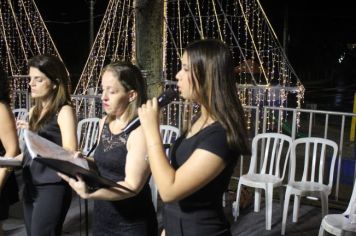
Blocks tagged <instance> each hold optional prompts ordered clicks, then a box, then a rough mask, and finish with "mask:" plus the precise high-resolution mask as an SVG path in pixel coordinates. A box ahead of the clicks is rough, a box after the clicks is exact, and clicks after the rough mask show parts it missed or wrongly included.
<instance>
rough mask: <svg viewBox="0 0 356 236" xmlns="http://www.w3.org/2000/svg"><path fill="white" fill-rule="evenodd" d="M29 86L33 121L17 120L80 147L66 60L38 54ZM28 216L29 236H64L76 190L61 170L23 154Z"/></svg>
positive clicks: (31, 63) (72, 147) (51, 138)
mask: <svg viewBox="0 0 356 236" xmlns="http://www.w3.org/2000/svg"><path fill="white" fill-rule="evenodd" d="M28 66H29V77H30V82H29V86H30V89H31V97H32V99H33V102H34V103H33V104H34V106H33V107H32V108H31V109H30V112H29V122H26V121H23V120H20V121H17V127H18V128H28V129H29V130H31V131H33V132H36V133H38V135H40V136H42V137H44V138H46V139H48V140H49V141H52V142H54V143H56V144H58V145H60V146H62V147H63V148H65V149H67V150H69V151H73V153H74V152H75V151H76V150H77V148H78V147H77V137H76V125H77V121H76V115H75V113H74V110H73V107H72V105H71V100H70V91H69V83H70V81H69V76H68V73H67V70H66V68H65V66H64V64H63V63H62V61H61V60H60V59H59V58H57V57H55V56H52V55H37V56H34V57H33V58H31V59H30V60H29V62H28ZM23 159H24V160H23V179H24V195H23V206H24V219H25V225H26V231H27V235H28V236H41V235H43V236H49V235H61V231H62V225H63V222H64V219H65V216H66V214H67V212H68V209H69V206H70V203H71V198H72V191H71V188H70V187H69V185H68V184H67V183H66V182H65V181H63V180H62V179H61V178H60V177H59V176H58V175H57V173H56V172H55V171H54V170H52V169H50V168H48V167H46V166H45V165H43V164H41V163H39V162H37V161H32V159H31V156H30V154H29V152H28V150H27V147H25V150H24V154H23Z"/></svg>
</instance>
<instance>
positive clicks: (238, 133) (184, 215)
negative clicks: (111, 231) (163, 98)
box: [138, 39, 249, 236]
mask: <svg viewBox="0 0 356 236" xmlns="http://www.w3.org/2000/svg"><path fill="white" fill-rule="evenodd" d="M176 79H177V80H178V84H177V85H178V89H179V92H180V95H181V97H183V98H184V99H187V100H191V101H193V102H196V103H198V104H200V108H201V110H200V113H199V114H198V116H197V117H195V119H193V120H192V122H191V123H190V125H189V126H188V127H187V128H186V130H185V131H184V132H183V135H182V136H181V137H180V138H178V139H177V141H176V142H175V144H174V145H173V147H172V150H171V156H170V158H169V159H170V160H171V164H170V163H169V161H168V159H167V157H166V156H165V152H164V149H163V146H162V142H161V137H160V133H159V107H158V104H157V99H153V100H149V101H147V103H146V104H144V105H142V106H141V108H139V111H138V114H139V117H140V122H141V126H142V128H143V131H144V134H145V136H146V140H147V151H148V160H149V163H150V167H151V171H152V175H153V178H154V181H155V183H156V185H157V188H158V191H159V194H160V196H161V199H162V200H163V201H164V202H165V203H166V204H165V207H164V218H163V223H164V228H165V232H166V235H168V236H176V235H177V236H178V235H179V236H180V235H184V236H195V235H214V236H217V235H221V236H223V235H231V232H230V226H229V223H228V221H227V219H226V217H225V215H224V212H223V208H222V196H223V193H224V191H225V190H226V189H227V187H228V184H229V181H230V177H231V175H232V173H233V170H234V167H235V165H236V162H237V160H238V158H239V156H240V155H241V154H248V153H249V148H248V146H249V145H248V142H247V132H246V127H245V122H244V113H243V109H242V106H241V104H240V101H239V99H238V96H237V91H236V84H235V80H234V71H233V61H232V56H231V53H230V50H229V48H228V47H227V46H226V45H225V44H224V43H222V42H221V41H218V40H212V39H206V40H201V41H197V42H194V43H192V44H190V45H189V46H188V47H187V48H186V49H185V52H184V54H183V57H182V58H181V70H180V71H179V72H178V73H177V75H176Z"/></svg>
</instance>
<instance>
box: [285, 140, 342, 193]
mask: <svg viewBox="0 0 356 236" xmlns="http://www.w3.org/2000/svg"><path fill="white" fill-rule="evenodd" d="M337 152H338V145H337V144H336V143H335V142H334V141H332V140H329V139H326V138H317V137H308V138H300V139H296V140H294V142H293V144H292V150H291V176H290V177H291V181H295V172H296V165H297V164H299V163H297V161H298V158H299V157H298V156H300V155H301V156H302V157H303V158H304V159H303V160H302V159H301V160H302V161H303V165H304V170H303V175H302V178H301V181H308V182H317V183H320V184H325V185H327V186H328V187H329V191H331V188H332V184H333V177H334V169H335V162H336V159H337ZM303 153H304V155H303ZM328 158H330V160H331V162H330V168H329V178H327V177H326V176H325V175H326V174H327V173H326V172H325V170H326V169H327V165H328V163H329V162H328V161H329V160H328ZM327 181H328V182H327ZM326 182H327V183H326Z"/></svg>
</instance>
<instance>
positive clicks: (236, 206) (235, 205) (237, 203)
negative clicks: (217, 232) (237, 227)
mask: <svg viewBox="0 0 356 236" xmlns="http://www.w3.org/2000/svg"><path fill="white" fill-rule="evenodd" d="M240 197H241V183H240V182H239V183H238V185H237V192H236V200H235V202H234V203H233V206H232V212H233V216H234V221H236V220H237V217H238V216H239V215H240Z"/></svg>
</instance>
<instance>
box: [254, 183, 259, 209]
mask: <svg viewBox="0 0 356 236" xmlns="http://www.w3.org/2000/svg"><path fill="white" fill-rule="evenodd" d="M260 208H261V189H259V188H255V207H254V210H255V212H259V211H260Z"/></svg>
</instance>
